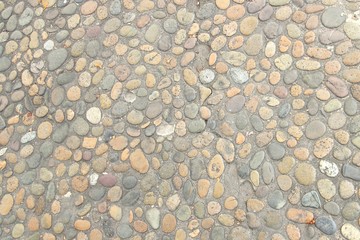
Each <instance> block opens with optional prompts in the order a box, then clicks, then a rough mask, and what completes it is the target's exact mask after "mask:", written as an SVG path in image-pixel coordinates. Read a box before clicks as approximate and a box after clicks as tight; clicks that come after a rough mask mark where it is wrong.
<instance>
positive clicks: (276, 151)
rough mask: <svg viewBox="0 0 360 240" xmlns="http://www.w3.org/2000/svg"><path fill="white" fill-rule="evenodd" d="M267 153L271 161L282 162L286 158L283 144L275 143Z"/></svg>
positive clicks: (269, 147) (268, 148) (270, 145)
mask: <svg viewBox="0 0 360 240" xmlns="http://www.w3.org/2000/svg"><path fill="white" fill-rule="evenodd" d="M267 153H268V154H269V156H270V158H271V159H273V160H280V159H282V158H283V157H284V156H285V148H284V147H283V146H282V145H281V144H279V143H277V142H273V143H270V144H269V146H268V147H267Z"/></svg>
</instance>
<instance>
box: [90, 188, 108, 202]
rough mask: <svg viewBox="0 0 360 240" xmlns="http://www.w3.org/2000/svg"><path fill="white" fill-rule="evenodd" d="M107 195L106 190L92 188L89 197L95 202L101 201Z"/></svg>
mask: <svg viewBox="0 0 360 240" xmlns="http://www.w3.org/2000/svg"><path fill="white" fill-rule="evenodd" d="M105 193H106V189H105V188H102V187H99V186H95V187H92V188H91V189H90V191H89V193H88V194H89V197H90V198H91V199H92V200H94V201H100V200H101V199H102V198H103V197H104V196H105Z"/></svg>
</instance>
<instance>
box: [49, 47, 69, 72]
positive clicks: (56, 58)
mask: <svg viewBox="0 0 360 240" xmlns="http://www.w3.org/2000/svg"><path fill="white" fill-rule="evenodd" d="M67 56H68V52H67V51H66V49H64V48H60V49H56V50H53V51H51V52H50V53H49V55H48V57H47V60H48V62H49V70H50V71H54V70H56V69H58V68H59V67H60V66H61V65H63V63H64V62H65V60H66V58H67Z"/></svg>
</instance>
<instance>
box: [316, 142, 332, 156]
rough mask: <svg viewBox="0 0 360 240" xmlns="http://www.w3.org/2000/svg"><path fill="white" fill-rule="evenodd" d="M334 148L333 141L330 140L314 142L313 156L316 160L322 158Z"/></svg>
mask: <svg viewBox="0 0 360 240" xmlns="http://www.w3.org/2000/svg"><path fill="white" fill-rule="evenodd" d="M333 146H334V140H333V139H332V138H322V139H319V140H318V141H316V142H315V145H314V151H313V153H314V156H315V157H317V158H324V157H325V156H327V155H328V154H329V153H330V152H331V150H332V148H333Z"/></svg>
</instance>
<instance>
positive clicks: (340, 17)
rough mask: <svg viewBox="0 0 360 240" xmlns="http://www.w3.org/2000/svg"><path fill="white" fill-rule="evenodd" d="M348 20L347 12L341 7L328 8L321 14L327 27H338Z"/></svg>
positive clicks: (322, 20)
mask: <svg viewBox="0 0 360 240" xmlns="http://www.w3.org/2000/svg"><path fill="white" fill-rule="evenodd" d="M345 20H346V16H345V13H344V12H343V11H342V9H341V8H339V7H330V8H327V9H326V10H325V11H324V13H323V14H322V15H321V22H322V24H324V26H325V27H328V28H336V27H339V26H340V25H341V24H343V23H344V22H345Z"/></svg>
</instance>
